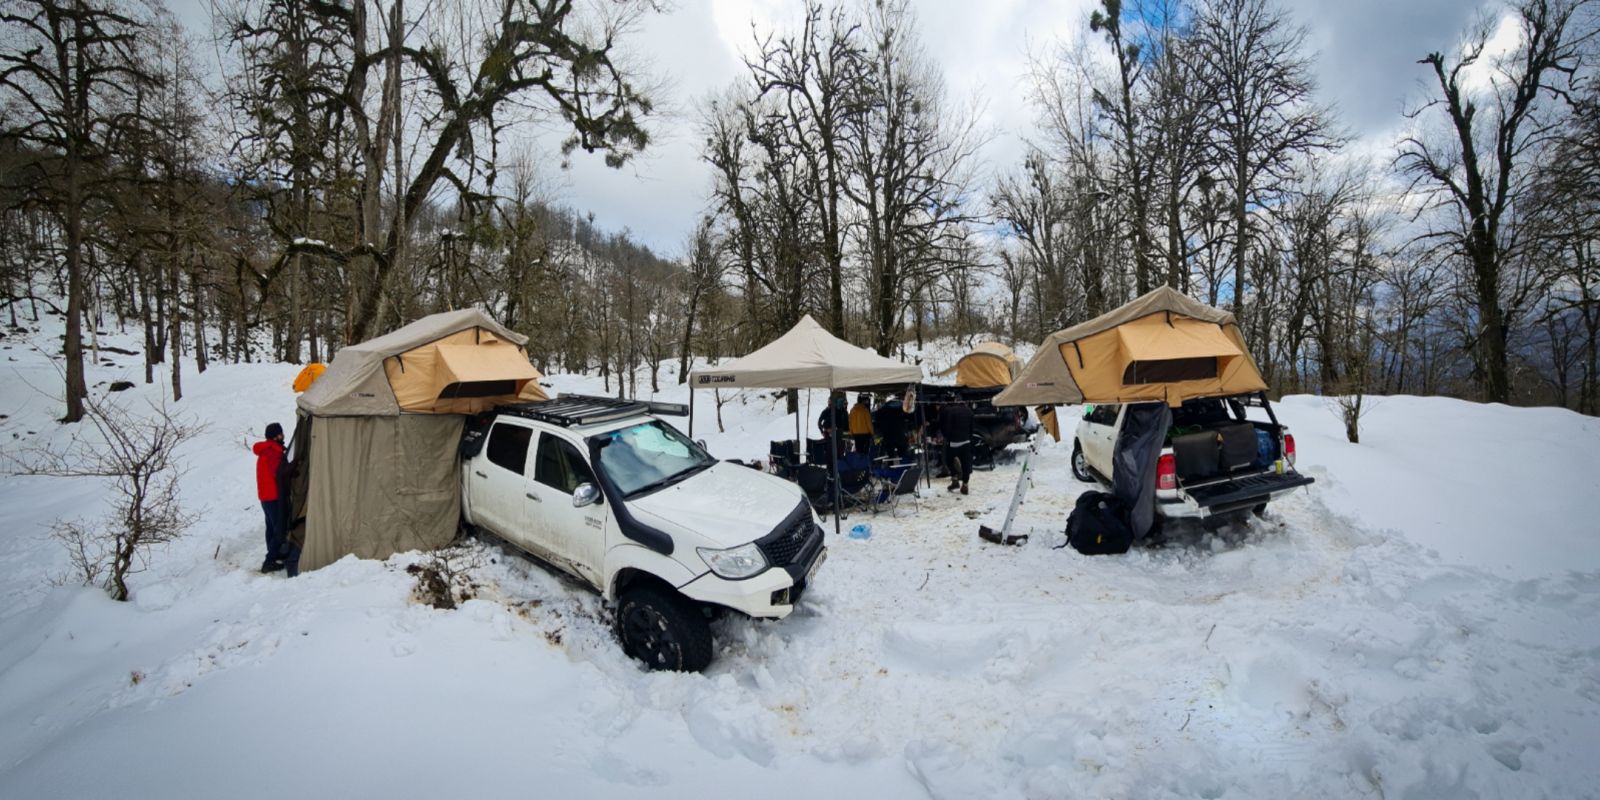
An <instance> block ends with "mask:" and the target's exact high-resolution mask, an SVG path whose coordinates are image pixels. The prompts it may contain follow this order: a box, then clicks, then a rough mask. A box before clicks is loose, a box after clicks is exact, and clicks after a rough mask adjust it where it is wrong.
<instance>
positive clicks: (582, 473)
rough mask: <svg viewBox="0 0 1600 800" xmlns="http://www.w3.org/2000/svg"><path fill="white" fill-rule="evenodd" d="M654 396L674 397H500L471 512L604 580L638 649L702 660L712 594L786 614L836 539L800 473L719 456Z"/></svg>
mask: <svg viewBox="0 0 1600 800" xmlns="http://www.w3.org/2000/svg"><path fill="white" fill-rule="evenodd" d="M678 408H681V407H673V409H672V410H676V409H678ZM652 410H656V411H664V410H667V409H666V408H665V407H664V406H662V405H661V404H650V403H642V402H626V401H619V400H613V399H610V398H599V397H585V396H579V395H564V396H562V397H559V398H557V399H554V400H546V401H542V402H536V403H522V404H517V405H511V406H502V407H500V408H498V409H496V410H495V412H494V414H493V417H492V419H490V420H488V421H487V423H483V422H480V423H479V424H478V425H477V427H475V428H474V429H471V430H469V433H468V435H467V438H466V440H465V442H464V445H463V456H464V457H465V458H466V462H465V464H464V465H463V469H462V481H463V486H462V504H463V508H462V514H463V517H464V519H465V521H466V523H467V524H468V525H469V526H472V527H473V528H478V529H484V530H487V531H488V532H490V533H492V534H494V535H495V536H496V537H498V538H500V539H502V540H504V541H505V542H507V543H509V544H511V545H512V546H514V547H516V548H518V549H521V550H523V551H525V552H527V553H528V554H530V555H532V556H534V557H536V558H538V559H539V560H541V561H544V562H547V563H549V564H551V565H553V566H554V567H556V568H557V569H560V570H562V571H564V572H566V573H569V574H570V575H572V576H573V577H575V578H577V579H578V580H580V581H582V582H584V583H585V584H587V585H589V586H591V587H593V588H594V589H595V590H596V591H599V592H601V593H602V594H603V595H604V596H605V598H606V600H607V601H608V602H610V603H611V604H612V605H613V607H614V608H615V610H616V620H617V635H618V638H619V639H620V640H621V642H622V646H623V649H624V650H625V651H626V652H627V653H628V654H629V655H631V656H633V657H635V658H637V659H639V660H640V661H643V662H644V663H645V664H646V665H647V666H649V667H650V668H652V669H673V670H684V671H698V670H701V669H704V668H705V667H706V665H707V664H709V663H710V661H711V654H712V642H711V628H710V624H709V620H708V617H709V616H710V615H711V613H712V611H713V610H714V607H722V608H729V609H733V610H734V611H738V612H740V613H743V614H746V615H749V616H751V617H758V618H767V619H779V618H782V617H785V616H788V615H789V613H790V612H792V611H793V610H794V606H795V603H796V602H797V601H798V600H799V599H800V595H801V593H802V592H803V591H804V590H805V588H806V587H807V586H808V585H810V583H811V580H812V579H813V578H814V577H815V575H816V571H817V568H818V567H819V566H820V565H821V564H822V561H823V559H824V557H826V555H827V551H826V549H825V548H824V546H823V530H822V526H821V524H820V523H819V521H818V519H817V516H816V513H815V512H814V511H812V509H811V505H810V503H809V502H807V500H806V497H805V495H804V494H803V493H802V492H801V491H800V489H799V487H797V486H795V485H794V484H792V483H789V482H787V481H784V480H781V479H779V478H777V477H775V476H772V475H768V474H765V473H763V472H758V471H756V470H752V469H750V468H748V467H744V466H740V465H737V464H732V463H727V462H722V461H718V460H717V459H715V458H712V457H711V456H710V455H708V454H707V453H706V452H705V450H703V449H701V448H700V447H699V446H698V445H696V444H695V443H694V442H692V441H690V440H689V439H688V438H687V437H685V436H684V435H683V434H681V433H679V432H678V430H677V429H675V428H673V427H672V426H671V425H668V424H666V423H665V422H662V421H661V420H659V419H657V418H655V417H654V416H651V415H650V413H649V412H650V411H652ZM677 413H682V412H681V411H678V412H677Z"/></svg>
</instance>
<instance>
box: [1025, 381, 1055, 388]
mask: <svg viewBox="0 0 1600 800" xmlns="http://www.w3.org/2000/svg"><path fill="white" fill-rule="evenodd" d="M1054 385H1056V382H1055V381H1043V382H1040V383H1029V384H1028V388H1029V389H1037V388H1039V387H1040V386H1054Z"/></svg>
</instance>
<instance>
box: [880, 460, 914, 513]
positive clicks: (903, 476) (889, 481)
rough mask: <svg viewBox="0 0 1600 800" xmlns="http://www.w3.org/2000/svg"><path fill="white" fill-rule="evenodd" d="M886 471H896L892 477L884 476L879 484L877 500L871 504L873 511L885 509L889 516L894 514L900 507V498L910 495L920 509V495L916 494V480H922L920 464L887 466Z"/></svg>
mask: <svg viewBox="0 0 1600 800" xmlns="http://www.w3.org/2000/svg"><path fill="white" fill-rule="evenodd" d="M887 471H888V472H892V473H896V474H894V475H893V477H885V478H883V480H882V482H881V483H880V484H879V491H878V495H877V502H876V503H874V505H873V509H872V510H873V512H878V511H883V510H887V511H888V512H889V516H891V517H892V516H894V512H895V510H896V509H898V508H899V507H900V498H902V497H905V496H907V495H910V496H911V503H912V504H913V505H915V506H916V507H917V510H918V511H921V510H922V497H921V496H920V495H918V494H917V481H920V480H922V465H921V464H897V465H895V466H894V467H891V468H889V470H887Z"/></svg>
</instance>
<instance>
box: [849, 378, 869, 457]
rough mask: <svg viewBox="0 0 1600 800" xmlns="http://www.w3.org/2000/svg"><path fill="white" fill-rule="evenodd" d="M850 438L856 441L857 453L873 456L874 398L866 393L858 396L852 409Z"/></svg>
mask: <svg viewBox="0 0 1600 800" xmlns="http://www.w3.org/2000/svg"><path fill="white" fill-rule="evenodd" d="M850 438H851V439H854V440H855V443H856V452H857V453H860V454H862V455H864V456H870V455H872V397H871V396H870V395H868V394H867V393H866V392H862V393H861V394H860V395H857V396H856V404H855V406H854V407H852V408H851V409H850Z"/></svg>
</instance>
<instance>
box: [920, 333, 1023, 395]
mask: <svg viewBox="0 0 1600 800" xmlns="http://www.w3.org/2000/svg"><path fill="white" fill-rule="evenodd" d="M1021 369H1022V359H1019V358H1017V354H1016V353H1013V352H1011V348H1009V347H1006V346H1005V345H1003V344H1001V343H999V342H980V343H979V344H978V345H977V346H975V347H973V348H972V351H971V352H969V353H967V354H966V355H964V356H962V357H961V360H960V361H957V362H956V365H955V366H954V367H951V368H950V369H947V370H945V371H944V372H941V373H939V374H940V375H948V374H950V373H952V372H954V373H955V374H956V385H957V386H970V387H973V388H986V387H990V386H1009V385H1010V384H1011V381H1012V380H1013V379H1015V378H1016V377H1017V372H1018V371H1020V370H1021Z"/></svg>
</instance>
